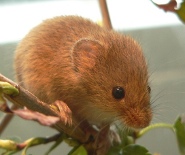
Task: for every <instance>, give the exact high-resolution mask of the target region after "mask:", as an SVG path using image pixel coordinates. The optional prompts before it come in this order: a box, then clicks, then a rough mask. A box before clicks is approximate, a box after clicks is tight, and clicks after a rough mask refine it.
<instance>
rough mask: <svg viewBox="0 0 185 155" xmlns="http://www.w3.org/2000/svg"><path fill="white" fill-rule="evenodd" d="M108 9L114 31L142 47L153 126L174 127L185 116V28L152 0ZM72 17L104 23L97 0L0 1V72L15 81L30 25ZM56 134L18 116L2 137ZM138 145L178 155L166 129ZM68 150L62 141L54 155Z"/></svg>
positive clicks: (124, 1) (118, 1) (117, 1)
mask: <svg viewBox="0 0 185 155" xmlns="http://www.w3.org/2000/svg"><path fill="white" fill-rule="evenodd" d="M160 2H161V1H160ZM167 2H168V1H166V3H167ZM107 5H108V9H109V14H110V18H111V21H112V25H113V28H114V29H115V30H116V31H119V32H120V33H124V34H128V35H130V36H133V38H135V39H136V40H137V41H138V42H139V43H140V44H141V45H142V47H143V51H144V53H145V56H146V58H147V61H148V64H149V71H150V85H151V88H152V101H154V106H156V107H155V109H154V119H153V122H152V123H157V122H165V123H174V121H175V119H176V118H177V116H178V115H180V114H182V113H185V26H184V25H183V24H182V23H181V21H180V20H179V19H178V17H177V16H176V15H175V14H172V13H165V12H164V11H163V10H160V9H159V8H157V7H156V6H155V5H154V4H153V3H152V2H151V1H150V0H140V1H136V0H114V1H113V0H107ZM71 14H73V15H80V16H83V17H86V18H90V19H91V20H93V21H95V22H101V21H102V17H101V12H100V8H99V3H98V0H58V1H56V0H0V73H1V74H3V75H5V76H6V77H8V78H10V79H12V80H14V70H13V57H14V51H15V48H16V46H17V44H18V42H19V41H20V40H21V39H22V38H23V37H24V36H25V35H26V34H27V33H28V31H29V30H30V29H31V28H32V27H34V26H36V25H38V24H39V23H41V22H42V21H43V20H44V19H47V18H50V17H54V16H60V15H71ZM0 116H1V117H2V116H3V114H2V113H0ZM55 133H57V131H55V130H54V129H50V128H47V127H42V126H40V125H39V124H37V123H35V122H31V121H24V120H22V119H20V118H18V117H15V118H14V119H13V121H12V122H11V123H10V124H9V125H8V127H7V128H6V130H5V131H4V133H3V134H2V135H1V139H6V138H12V137H15V138H18V139H19V137H20V138H21V141H24V140H26V139H28V138H30V137H36V136H43V137H45V136H51V135H53V134H55ZM137 143H138V144H140V145H143V146H145V147H146V148H148V149H149V151H150V152H151V153H160V154H161V155H178V154H179V152H178V148H177V144H176V139H175V136H174V134H173V133H172V132H171V131H170V130H168V129H155V130H153V131H150V132H149V133H147V134H146V135H145V136H143V137H142V138H141V139H139V140H138V141H137ZM49 146H51V144H48V145H42V146H37V147H34V148H31V149H29V154H30V155H31V154H32V155H37V154H44V153H45V152H46V151H47V150H48V148H49ZM70 149H71V148H70V147H69V146H67V145H66V144H64V143H63V144H62V145H61V146H59V147H58V148H57V149H56V150H54V151H53V152H52V153H51V155H58V154H67V152H69V150H70ZM18 154H20V153H18Z"/></svg>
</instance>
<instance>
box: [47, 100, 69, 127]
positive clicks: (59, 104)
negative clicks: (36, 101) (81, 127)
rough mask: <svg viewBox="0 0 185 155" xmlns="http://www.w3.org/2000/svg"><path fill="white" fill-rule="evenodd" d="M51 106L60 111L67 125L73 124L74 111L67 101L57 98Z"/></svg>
mask: <svg viewBox="0 0 185 155" xmlns="http://www.w3.org/2000/svg"><path fill="white" fill-rule="evenodd" d="M50 107H51V108H52V109H54V110H57V111H58V112H59V113H60V119H61V120H62V121H63V122H64V123H65V125H66V124H68V125H72V112H71V110H70V108H69V107H68V106H67V104H66V103H64V102H63V101H61V100H56V101H55V102H54V103H52V104H51V105H50Z"/></svg>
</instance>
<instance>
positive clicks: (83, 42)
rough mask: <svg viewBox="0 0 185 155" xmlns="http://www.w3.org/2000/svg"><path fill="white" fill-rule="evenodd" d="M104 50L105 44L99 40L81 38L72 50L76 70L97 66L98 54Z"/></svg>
mask: <svg viewBox="0 0 185 155" xmlns="http://www.w3.org/2000/svg"><path fill="white" fill-rule="evenodd" d="M101 52H103V46H102V45H101V43H100V42H99V41H97V40H92V39H80V40H79V41H77V42H76V43H75V45H74V47H73V50H72V60H73V65H74V68H75V70H78V71H82V72H83V70H84V69H90V68H92V67H94V66H95V64H96V62H97V57H98V55H99V54H100V53H101Z"/></svg>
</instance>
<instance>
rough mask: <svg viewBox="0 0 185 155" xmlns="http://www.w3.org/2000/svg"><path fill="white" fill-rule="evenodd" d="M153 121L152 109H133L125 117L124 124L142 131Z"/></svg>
mask: <svg viewBox="0 0 185 155" xmlns="http://www.w3.org/2000/svg"><path fill="white" fill-rule="evenodd" d="M151 119H152V112H151V109H149V108H147V109H139V108H131V109H129V110H128V111H127V112H126V114H125V116H124V124H125V125H127V126H128V127H131V128H135V129H141V128H144V127H147V126H148V125H149V124H150V121H151Z"/></svg>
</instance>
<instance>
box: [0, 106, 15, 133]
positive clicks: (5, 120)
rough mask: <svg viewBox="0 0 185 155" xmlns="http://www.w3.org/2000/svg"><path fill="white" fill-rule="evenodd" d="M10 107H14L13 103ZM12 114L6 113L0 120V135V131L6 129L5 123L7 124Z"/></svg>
mask: <svg viewBox="0 0 185 155" xmlns="http://www.w3.org/2000/svg"><path fill="white" fill-rule="evenodd" d="M11 109H16V106H15V105H13V106H12V107H11ZM13 116H14V115H13V114H6V115H5V116H4V117H3V118H2V120H1V121H0V135H1V133H2V132H3V131H4V130H5V129H6V127H7V125H8V124H9V122H10V121H11V120H12V118H13Z"/></svg>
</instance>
